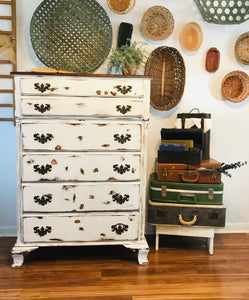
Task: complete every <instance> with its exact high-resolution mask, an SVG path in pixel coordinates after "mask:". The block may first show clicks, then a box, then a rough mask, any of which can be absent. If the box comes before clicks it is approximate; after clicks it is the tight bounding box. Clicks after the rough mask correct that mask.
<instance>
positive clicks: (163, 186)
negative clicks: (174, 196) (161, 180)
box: [161, 185, 167, 198]
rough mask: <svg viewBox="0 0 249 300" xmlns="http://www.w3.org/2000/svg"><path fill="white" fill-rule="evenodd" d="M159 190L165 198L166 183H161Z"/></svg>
mask: <svg viewBox="0 0 249 300" xmlns="http://www.w3.org/2000/svg"><path fill="white" fill-rule="evenodd" d="M161 192H162V197H164V198H165V197H166V195H167V187H166V185H162V187H161Z"/></svg>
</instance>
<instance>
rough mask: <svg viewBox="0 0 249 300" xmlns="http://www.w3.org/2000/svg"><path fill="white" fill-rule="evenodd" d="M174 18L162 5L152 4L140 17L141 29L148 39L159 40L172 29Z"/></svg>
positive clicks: (166, 35) (165, 36)
mask: <svg viewBox="0 0 249 300" xmlns="http://www.w3.org/2000/svg"><path fill="white" fill-rule="evenodd" d="M174 23H175V22H174V18H173V15H172V14H171V12H170V11H169V10H168V9H167V8H166V7H164V6H153V7H150V8H149V9H147V10H146V12H145V13H144V15H143V17H142V21H141V26H142V31H143V33H144V34H145V36H147V37H148V38H149V39H151V40H154V41H161V40H164V39H166V38H167V37H168V36H169V35H170V34H171V33H172V32H173V29H174Z"/></svg>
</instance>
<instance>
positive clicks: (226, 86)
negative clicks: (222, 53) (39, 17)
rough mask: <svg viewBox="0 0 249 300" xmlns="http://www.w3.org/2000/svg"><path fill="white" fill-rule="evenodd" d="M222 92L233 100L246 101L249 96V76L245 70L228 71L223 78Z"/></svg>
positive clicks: (225, 96) (228, 98)
mask: <svg viewBox="0 0 249 300" xmlns="http://www.w3.org/2000/svg"><path fill="white" fill-rule="evenodd" d="M221 92H222V95H223V97H224V98H226V99H227V100H229V101H231V102H234V103H239V102H242V101H244V100H245V99H246V98H247V97H248V96H249V76H248V75H247V74H246V73H245V72H243V71H232V72H230V73H228V74H227V75H226V76H225V77H224V79H223V80H222V84H221Z"/></svg>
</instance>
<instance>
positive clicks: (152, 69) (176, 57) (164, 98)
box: [145, 46, 185, 111]
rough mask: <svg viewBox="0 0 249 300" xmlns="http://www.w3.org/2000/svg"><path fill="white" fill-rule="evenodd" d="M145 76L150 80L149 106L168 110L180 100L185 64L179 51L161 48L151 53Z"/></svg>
mask: <svg viewBox="0 0 249 300" xmlns="http://www.w3.org/2000/svg"><path fill="white" fill-rule="evenodd" d="M145 74H146V75H149V76H151V77H152V80H151V100H150V101H151V105H152V106H153V107H154V108H155V109H157V110H160V111H163V110H170V109H172V108H173V107H175V106H176V105H177V104H178V103H179V102H180V100H181V98H182V95H183V92H184V87H185V64H184V60H183V58H182V56H181V54H180V53H179V51H178V50H177V49H175V48H173V47H167V46H162V47H159V48H157V49H155V50H154V51H153V52H152V53H151V57H150V58H149V60H148V61H147V63H146V66H145Z"/></svg>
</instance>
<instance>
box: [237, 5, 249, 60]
mask: <svg viewBox="0 0 249 300" xmlns="http://www.w3.org/2000/svg"><path fill="white" fill-rule="evenodd" d="M248 13H249V11H248ZM234 50H235V56H236V58H237V59H238V61H239V62H241V63H242V64H244V65H249V31H247V32H245V33H243V34H241V35H240V36H239V37H238V39H237V41H236V43H235V47H234Z"/></svg>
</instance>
